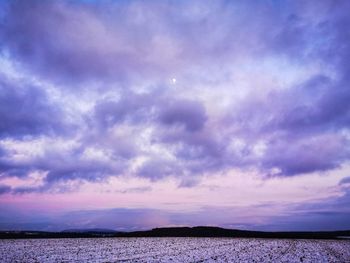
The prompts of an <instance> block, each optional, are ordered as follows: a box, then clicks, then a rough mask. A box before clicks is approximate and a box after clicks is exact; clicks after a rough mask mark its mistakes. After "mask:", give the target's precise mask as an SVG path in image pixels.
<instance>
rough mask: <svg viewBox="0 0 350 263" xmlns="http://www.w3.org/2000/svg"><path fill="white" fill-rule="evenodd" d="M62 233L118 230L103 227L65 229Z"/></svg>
mask: <svg viewBox="0 0 350 263" xmlns="http://www.w3.org/2000/svg"><path fill="white" fill-rule="evenodd" d="M62 232H63V233H117V232H118V231H116V230H112V229H104V228H87V229H79V228H78V229H66V230H63V231H62Z"/></svg>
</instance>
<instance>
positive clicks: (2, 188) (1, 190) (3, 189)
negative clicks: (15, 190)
mask: <svg viewBox="0 0 350 263" xmlns="http://www.w3.org/2000/svg"><path fill="white" fill-rule="evenodd" d="M9 192H11V187H10V186H8V185H0V195H2V194H7V193H9Z"/></svg>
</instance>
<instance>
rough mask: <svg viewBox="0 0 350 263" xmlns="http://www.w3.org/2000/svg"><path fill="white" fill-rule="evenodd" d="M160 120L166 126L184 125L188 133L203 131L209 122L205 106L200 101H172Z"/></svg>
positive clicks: (162, 111)
mask: <svg viewBox="0 0 350 263" xmlns="http://www.w3.org/2000/svg"><path fill="white" fill-rule="evenodd" d="M159 119H160V121H161V123H163V124H165V125H183V126H184V127H185V129H186V130H187V131H190V132H195V131H198V130H201V129H202V128H203V126H204V125H205V122H206V120H207V116H206V112H205V108H204V106H203V105H202V104H201V103H199V102H198V101H190V100H177V101H170V102H169V104H168V105H166V106H165V107H164V108H163V109H162V110H161V113H160V116H159Z"/></svg>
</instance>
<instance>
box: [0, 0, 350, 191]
mask: <svg viewBox="0 0 350 263" xmlns="http://www.w3.org/2000/svg"><path fill="white" fill-rule="evenodd" d="M0 8H1V12H0V43H1V44H0V180H2V181H0V195H11V194H13V195H16V194H19V193H21V194H27V193H35V192H38V193H42V192H66V191H68V192H69V191H75V190H76V189H77V188H78V187H77V186H78V185H79V184H80V183H81V182H95V183H96V184H98V183H101V182H105V181H107V180H109V179H110V178H114V177H122V178H123V177H132V178H141V179H143V178H146V179H147V180H149V182H150V183H152V182H157V181H164V180H168V179H169V178H170V179H171V180H173V179H175V180H177V182H178V186H179V187H180V188H181V187H185V188H188V187H193V188H195V187H196V186H197V185H198V184H199V183H200V182H203V180H206V179H205V178H207V177H208V176H209V177H210V176H211V175H217V174H228V173H230V171H232V170H239V171H241V172H247V173H248V172H251V171H254V172H255V173H257V174H258V175H259V177H260V178H265V179H267V180H268V179H269V178H276V177H278V178H290V177H298V176H307V175H310V174H319V175H324V174H329V173H332V172H334V171H337V170H338V169H342V168H343V167H345V166H346V164H348V163H349V159H350V130H349V127H350V103H349V101H350V88H349V81H350V79H349V76H350V66H349V62H348V61H350V44H349V43H350V42H349V40H350V33H349V30H348V28H349V26H350V18H349V16H348V12H347V10H349V8H350V6H349V3H348V2H347V1H338V2H337V3H334V1H327V0H325V1H309V2H305V1H287V2H283V3H282V2H280V1H268V2H264V3H263V2H261V3H260V2H259V3H257V2H253V1H209V0H208V1H191V2H188V1H162V2H159V1H152V2H149V3H147V4H146V3H144V2H142V1H131V2H124V1H117V2H114V1H106V2H103V3H100V2H95V1H81V2H79V1H77V2H72V1H50V2H42V1H35V0H34V1H24V0H23V1H21V0H18V1H4V2H3V3H1V4H0ZM325 176H326V175H325ZM328 176H329V175H328ZM33 178H36V179H35V180H34V179H33ZM19 179H20V180H28V181H33V180H34V181H35V182H36V183H32V184H30V185H22V186H18V185H16V183H14V182H16V180H19Z"/></svg>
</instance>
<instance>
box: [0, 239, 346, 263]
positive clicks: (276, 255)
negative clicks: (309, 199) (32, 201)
mask: <svg viewBox="0 0 350 263" xmlns="http://www.w3.org/2000/svg"><path fill="white" fill-rule="evenodd" d="M0 262H28V263H29V262H318V263H321V262H350V240H344V241H337V240H284V239H244V238H237V239H235V238H97V239H90V238H86V239H70V238H67V239H24V240H0Z"/></svg>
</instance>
